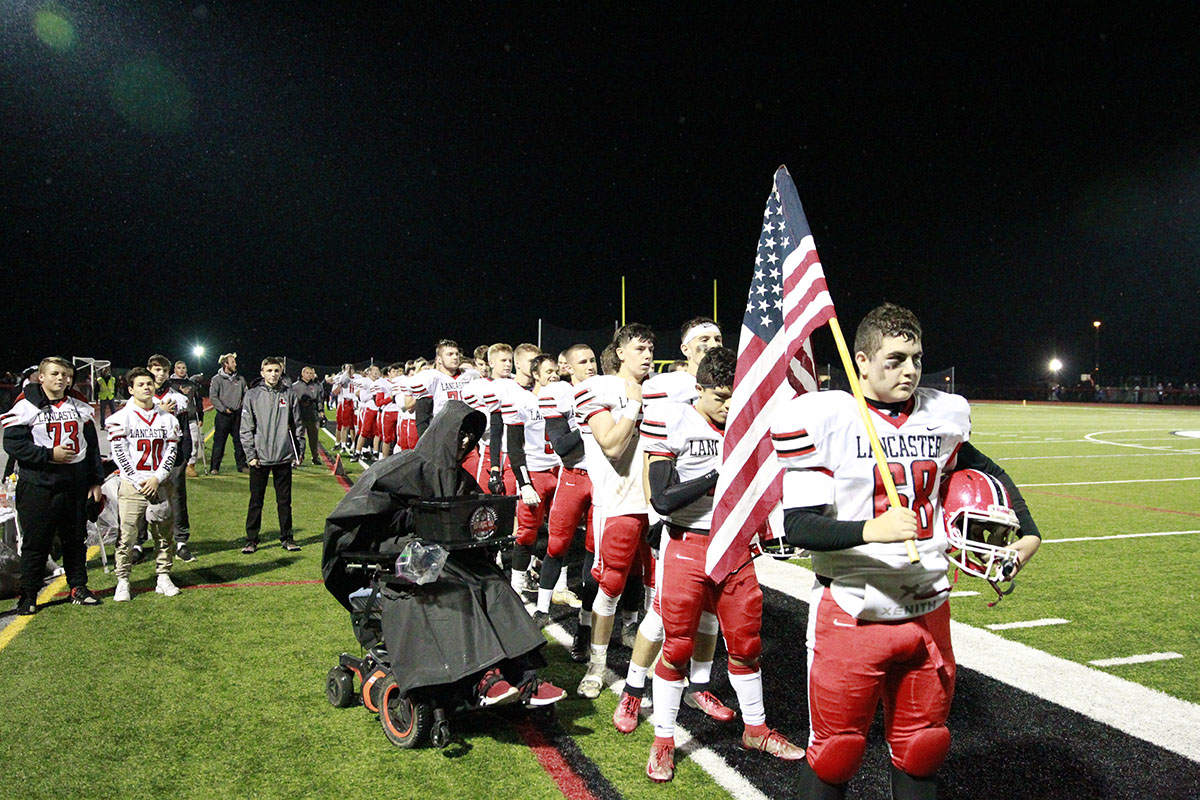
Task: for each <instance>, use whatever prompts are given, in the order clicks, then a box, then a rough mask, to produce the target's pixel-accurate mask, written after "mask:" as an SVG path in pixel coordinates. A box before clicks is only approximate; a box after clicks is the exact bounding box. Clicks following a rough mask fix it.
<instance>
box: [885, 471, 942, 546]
mask: <svg viewBox="0 0 1200 800" xmlns="http://www.w3.org/2000/svg"><path fill="white" fill-rule="evenodd" d="M888 471H889V472H891V473H892V480H893V481H894V482H895V484H896V493H897V494H899V495H900V505H902V506H904V507H905V508H911V509H912V510H913V511H915V512H917V538H918V539H932V538H933V489H934V486H935V485H936V484H937V474H938V465H937V462H936V461H927V460H921V461H914V462H912V464H910V465H909V466H908V467H907V468H906V467H905V465H904V464H900V463H897V462H895V461H889V462H888ZM910 473H911V474H910ZM905 488H910V489H911V491H912V496H913V500H912V504H911V505H909V499H908V495H907V494H906V493H905V491H904V489H905ZM888 505H889V503H888V496H887V489H885V488H884V485H883V480H882V479H881V478H880V476H879V466H878V465H876V466H875V516H877V517H878V516H879V515H880V514H882V513H883V512H885V511H887V510H888Z"/></svg>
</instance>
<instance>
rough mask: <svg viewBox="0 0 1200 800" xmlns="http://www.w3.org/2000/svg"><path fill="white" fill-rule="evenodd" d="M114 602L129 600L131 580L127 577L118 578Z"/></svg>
mask: <svg viewBox="0 0 1200 800" xmlns="http://www.w3.org/2000/svg"><path fill="white" fill-rule="evenodd" d="M113 602H114V603H128V602H129V581H128V580H126V579H125V578H117V590H116V591H115V592H113Z"/></svg>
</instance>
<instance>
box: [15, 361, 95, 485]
mask: <svg viewBox="0 0 1200 800" xmlns="http://www.w3.org/2000/svg"><path fill="white" fill-rule="evenodd" d="M23 396H24V398H25V400H27V401H28V402H29V403H31V404H33V405H34V406H35V407H36V408H38V409H39V410H41V409H49V408H50V407H51V403H50V400H49V398H47V397H46V395H45V394H44V393H43V392H42V387H41V386H39V385H38V384H36V383H30V384H28V385H27V386H26V387H25V389H24V392H23ZM15 410H16V407H15V406H14V408H13V411H15ZM10 413H12V412H11V411H10ZM6 417H7V415H6ZM10 420H11V417H8V418H6V420H5V426H4V452H6V453H8V457H9V459H10V462H9V467H8V469H7V471H8V472H11V471H12V464H13V463H14V462H15V463H16V465H17V467H18V468H19V469H20V475H21V481H23V482H27V483H28V484H29V485H30V486H45V487H50V488H59V487H62V488H66V487H72V486H76V487H77V486H84V487H89V486H99V485H100V484H101V483H103V482H104V481H103V475H102V474H101V471H100V441H99V438H98V437H97V436H96V425H95V423H94V422H93V421H92V420H91V419H89V420H87V422H85V423H84V426H83V439H84V441H85V442H86V443H87V449H86V451H85V453H84V458H83V460H82V461H80V462H79V463H77V464H56V463H54V461H52V460H51V458H52V456H53V453H54V449H53V448H50V447H42V446H41V445H39V444H37V443H35V442H34V440H33V429H32V428H31V426H29V425H21V424H8V422H9V421H10Z"/></svg>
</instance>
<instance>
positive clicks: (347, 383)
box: [333, 372, 358, 404]
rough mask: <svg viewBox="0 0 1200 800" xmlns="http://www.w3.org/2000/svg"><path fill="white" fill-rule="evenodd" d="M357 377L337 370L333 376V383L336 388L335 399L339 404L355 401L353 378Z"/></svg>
mask: <svg viewBox="0 0 1200 800" xmlns="http://www.w3.org/2000/svg"><path fill="white" fill-rule="evenodd" d="M357 377H358V376H357V375H347V374H346V373H345V372H339V373H338V374H337V375H336V376H334V379H333V385H334V388H336V389H337V390H338V393H337V401H338V403H339V404H341V403H350V404H354V403H355V402H356V398H355V392H356V389H355V387H354V380H355V378H357Z"/></svg>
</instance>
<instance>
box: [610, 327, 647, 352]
mask: <svg viewBox="0 0 1200 800" xmlns="http://www.w3.org/2000/svg"><path fill="white" fill-rule="evenodd" d="M633 339H644V340H645V341H647V342H649V343H650V344H654V329H653V328H651V327H650V326H649V325H643V324H641V323H640V322H631V323H629V324H628V325H624V326H622V327H621V329H620V330H618V331H617V332H616V333H615V334H613V346H614V347H624V346H625V345H627V344H629V342H630V341H632V340H633Z"/></svg>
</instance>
